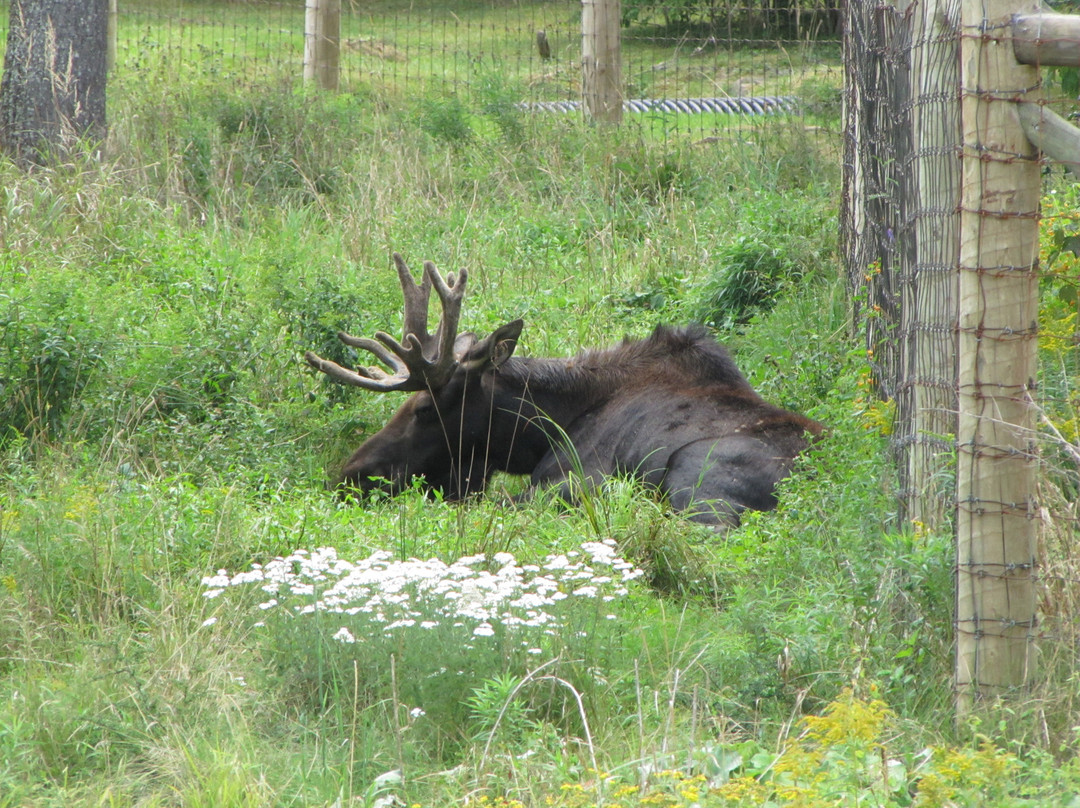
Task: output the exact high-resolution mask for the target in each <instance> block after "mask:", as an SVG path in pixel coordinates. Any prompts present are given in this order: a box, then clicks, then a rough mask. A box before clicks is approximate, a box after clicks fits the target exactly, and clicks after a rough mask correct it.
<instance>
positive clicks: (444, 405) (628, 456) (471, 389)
mask: <svg viewBox="0 0 1080 808" xmlns="http://www.w3.org/2000/svg"><path fill="white" fill-rule="evenodd" d="M520 331H521V321H520V320H518V321H515V322H513V323H510V324H508V325H506V326H503V327H502V328H500V329H499V330H497V331H496V332H495V333H494V334H492V335H491V336H490V337H488V338H487V339H485V340H483V341H482V342H473V343H472V346H471V348H469V349H468V350H467V351H466V352H464V353H463V355H462V356H461V359H460V361H459V365H458V367H457V368H456V369H455V371H454V373H453V376H452V378H451V379H450V381H449V382H448V383H447V384H445V385H443V386H442V387H441V388H440V389H438V390H434V391H426V392H419V393H415V394H414V395H412V396H411V397H410V398H409V399H408V400H407V401H406V402H405V403H404V404H403V405H402V407H401V409H399V410H398V412H397V413H396V414H395V415H394V416H393V418H391V419H390V421H389V423H387V425H386V426H385V427H384V428H383V429H382V430H381V431H380V432H378V433H377V434H375V435H373V436H372V437H371V438H370V439H369V440H368V441H367V442H365V443H364V444H363V445H362V446H361V447H360V448H359V449H357V450H356V452H355V453H354V454H353V455H352V457H351V458H349V460H348V461H347V462H346V463H345V465H344V468H343V469H342V472H341V474H340V476H339V478H338V480H337V481H336V483H335V485H336V487H338V488H339V489H340V490H343V491H356V490H359V491H361V492H369V491H372V490H376V489H378V490H382V491H386V492H388V493H391V494H393V493H397V492H398V491H400V490H402V489H403V488H404V487H407V486H408V485H409V484H410V482H411V480H412V479H413V478H414V477H421V478H423V481H424V484H425V485H426V486H428V487H430V488H434V489H438V490H439V491H441V492H442V494H443V495H444V496H445V497H446V498H447V499H460V498H463V497H465V496H468V495H470V494H473V493H478V492H480V491H483V490H484V488H485V487H486V485H487V483H488V481H489V479H490V478H491V475H492V474H493V473H494V472H496V471H507V472H510V473H512V474H529V475H531V479H532V485H533V487H544V486H553V485H555V486H560V487H561V488H562V492H563V494H564V495H565V496H566V497H567V498H569V499H572V498H573V496H574V490H575V486H578V485H585V486H591V485H595V484H597V483H598V482H599V481H600V480H601V479H602V478H604V477H607V476H610V475H615V474H626V475H632V476H634V477H637V478H639V479H641V480H643V481H644V482H645V483H646V484H648V485H650V486H652V487H654V488H656V489H657V490H658V491H659V492H661V493H662V494H663V495H664V496H666V497H667V499H668V501H669V502H670V503H671V505H672V506H673V507H675V508H676V509H678V510H681V511H685V512H686V513H687V514H688V515H689V517H690V518H692V519H695V520H697V521H701V522H705V523H710V524H735V523H737V522H738V514H739V513H740V512H741V511H743V510H745V509H747V508H751V509H755V510H766V509H769V508H772V507H774V506H775V505H776V494H775V486H776V483H777V482H778V481H779V480H780V479H781V478H783V477H784V476H786V475H787V474H788V473H789V471H790V470H791V466H792V463H793V461H794V459H795V457H796V456H797V455H798V454H799V452H801V451H802V450H803V449H804V448H806V446H807V443H808V437H813V436H817V435H819V434H821V431H822V426H821V425H820V424H818V423H816V422H815V421H812V420H810V419H808V418H804V417H803V416H801V415H797V414H795V413H791V412H787V411H785V410H782V409H780V408H778V407H774V406H772V405H771V404H768V403H766V402H765V401H764V400H763V399H762V398H761V397H760V396H758V394H757V393H755V392H754V390H753V389H752V388H751V387H750V385H749V383H748V382H747V381H746V379H745V378H744V377H743V375H742V373H740V372H739V370H738V368H737V367H736V366H735V363H734V362H733V361H732V359H731V357H730V356H729V355H728V353H727V351H726V350H725V349H724V348H723V347H722V346H721V345H720V344H719V343H717V342H716V341H715V340H714V339H712V337H710V336H709V335H708V333H707V332H706V331H705V330H704V329H702V328H666V327H660V328H657V329H656V330H655V331H654V332H653V333H652V335H650V336H649V337H648V338H646V339H643V340H639V341H626V342H623V343H622V344H620V345H617V346H615V347H613V348H609V349H607V350H599V351H588V352H586V353H582V354H580V355H578V356H576V357H574V358H572V359H531V358H526V359H521V358H514V357H512V356H511V354H512V352H513V349H514V347H515V345H516V341H517V337H518V335H519V334H520ZM496 346H497V347H496Z"/></svg>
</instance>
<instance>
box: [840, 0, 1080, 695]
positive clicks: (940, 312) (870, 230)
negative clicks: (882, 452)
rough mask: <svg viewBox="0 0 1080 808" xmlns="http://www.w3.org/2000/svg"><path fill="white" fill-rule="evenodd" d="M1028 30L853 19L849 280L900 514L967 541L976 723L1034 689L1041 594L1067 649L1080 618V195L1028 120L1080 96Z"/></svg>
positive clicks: (966, 9) (952, 6) (961, 1)
mask: <svg viewBox="0 0 1080 808" xmlns="http://www.w3.org/2000/svg"><path fill="white" fill-rule="evenodd" d="M1017 10H1018V9H1013V8H1011V7H1010V6H1009V4H1008V3H1007V2H994V3H983V4H982V5H980V4H978V3H967V2H965V0H938V1H937V2H929V1H928V2H922V3H917V4H911V5H908V6H904V7H899V6H897V5H896V4H893V3H887V2H876V3H862V4H851V5H849V6H848V17H847V31H846V38H845V54H844V60H845V70H846V79H845V88H846V89H845V94H846V102H847V103H846V114H845V153H844V167H845V197H844V202H843V211H842V221H843V242H844V250H845V253H846V255H845V260H846V264H847V267H848V269H849V278H850V287H851V290H852V293H853V297H854V299H855V301H856V306H857V308H858V314H859V322H860V324H861V325H862V327H863V329H864V335H865V339H866V350H867V354H868V356H869V358H870V362H871V366H872V368H873V372H874V375H875V378H876V380H877V383H878V386H879V389H880V390H881V392H882V394H883V396H885V397H887V398H889V399H891V400H892V401H894V402H895V405H896V410H897V417H896V420H895V424H896V427H895V432H894V434H893V436H892V449H893V451H894V453H895V456H896V460H897V466H898V479H899V485H898V489H899V494H900V499H901V504H902V507H903V514H904V516H905V517H906V518H907V519H909V520H911V521H913V522H914V523H915V524H916V525H917V526H918V525H924V524H929V525H931V526H938V527H944V526H947V525H949V524H951V525H952V526H953V527H954V528H955V530H956V540H957V557H956V572H957V581H958V583H957V615H956V636H957V644H958V649H959V651H958V657H957V679H956V687H957V692H958V697H959V698H960V701H958V703H961V702H963V700H964V699H969V700H970V698H971V697H972V693H974V694H975V696H976V697H977V698H984V697H987V696H996V695H1002V694H1004V693H1006V692H1008V691H1009V690H1010V688H1012V689H1015V687H1016V686H1017V685H1019V684H1020V683H1022V682H1023V680H1024V678H1025V676H1027V675H1028V673H1029V667H1030V666H1031V664H1032V661H1031V660H1032V656H1031V649H1032V648H1033V645H1034V642H1035V640H1036V638H1037V635H1038V631H1037V628H1036V627H1037V626H1038V624H1039V620H1040V617H1039V616H1038V615H1037V614H1036V612H1035V605H1034V602H1035V598H1036V594H1035V593H1036V591H1037V592H1038V595H1037V597H1038V598H1039V600H1040V608H1039V612H1040V613H1041V615H1043V616H1044V617H1045V616H1049V615H1053V616H1055V617H1056V618H1060V619H1058V620H1056V621H1055V622H1054V623H1053V624H1052V625H1053V629H1051V630H1052V631H1061V632H1062V634H1065V635H1068V636H1070V637H1072V636H1074V634H1075V629H1074V626H1075V614H1076V610H1077V607H1078V603H1077V602H1076V591H1077V587H1076V586H1075V585H1074V584H1075V582H1076V579H1077V578H1078V577H1080V576H1078V575H1077V571H1076V567H1075V562H1073V561H1072V560H1071V559H1073V558H1074V557H1075V555H1074V553H1073V552H1071V549H1072V546H1073V544H1074V541H1075V536H1076V529H1077V527H1080V524H1078V523H1077V520H1076V508H1075V505H1074V504H1073V501H1074V500H1075V495H1074V494H1075V491H1076V490H1077V487H1078V485H1080V451H1077V446H1078V445H1080V441H1078V437H1080V431H1078V430H1077V428H1076V427H1077V423H1078V421H1077V415H1078V409H1077V401H1078V399H1077V396H1076V391H1077V390H1078V389H1080V375H1078V374H1077V363H1076V351H1075V347H1076V345H1077V344H1078V343H1080V338H1078V335H1080V331H1078V328H1077V314H1076V308H1075V307H1076V298H1077V295H1076V290H1077V280H1076V279H1077V272H1078V270H1080V263H1077V260H1076V259H1077V257H1078V256H1080V194H1078V193H1077V190H1076V188H1077V186H1076V184H1075V183H1074V182H1073V181H1072V180H1065V178H1064V175H1063V169H1062V167H1061V166H1060V165H1055V164H1054V162H1053V161H1052V160H1051V159H1050V158H1049V157H1047V156H1046V155H1040V153H1039V151H1038V149H1036V148H1035V147H1034V146H1033V145H1032V144H1033V140H1032V138H1033V135H1032V134H1031V130H1030V129H1028V130H1027V131H1025V127H1024V125H1023V120H1024V118H1025V116H1026V115H1027V116H1030V115H1034V116H1035V118H1036V119H1037V120H1038V121H1039V124H1040V127H1042V126H1044V125H1045V126H1046V127H1049V124H1050V122H1051V121H1056V122H1059V123H1064V120H1065V118H1064V117H1062V116H1073V117H1075V116H1076V113H1077V100H1078V99H1077V91H1078V90H1080V86H1078V85H1080V81H1078V80H1077V71H1076V68H1075V67H1070V68H1068V69H1067V70H1058V69H1054V68H1050V69H1045V68H1043V69H1040V67H1041V66H1040V65H1039V64H1038V63H1037V61H1036V62H1035V63H1032V62H1025V61H1024V60H1023V59H1021V58H1020V55H1019V51H1018V50H1017V49H1016V44H1017V43H1018V42H1020V41H1021V38H1022V34H1021V33H1020V32H1019V30H1018V28H1017V22H1016V16H1015V12H1016V11H1017ZM1043 37H1044V38H1043V39H1042V40H1040V44H1044V43H1045V44H1049V45H1052V44H1054V43H1050V42H1048V41H1047V39H1046V38H1045V37H1046V35H1045V34H1043ZM1073 42H1074V43H1075V38H1073ZM1059 44H1060V43H1059ZM1072 53H1073V54H1075V51H1073V52H1072ZM1070 58H1073V59H1074V60H1075V55H1073V56H1071V57H1070ZM1073 64H1075V61H1074V62H1073ZM1055 110H1056V111H1055ZM1055 125H1057V124H1056V123H1055ZM1066 126H1067V125H1066ZM1037 132H1038V128H1037V129H1036V134H1037ZM1066 151H1067V150H1066ZM1059 159H1062V160H1066V161H1071V160H1075V157H1074V156H1071V155H1069V156H1064V157H1061V158H1059ZM1040 170H1041V174H1042V183H1040ZM1040 196H1041V197H1042V199H1043V200H1044V203H1043V205H1044V210H1043V211H1042V212H1040V204H1039V200H1040ZM1040 262H1041V263H1042V265H1043V266H1042V270H1043V271H1042V273H1041V278H1040V277H1039V276H1040V271H1039V270H1040V267H1039V264H1040ZM1046 270H1049V271H1046ZM1048 293H1049V294H1048ZM1051 335H1052V336H1051ZM1036 343H1037V344H1036ZM1066 346H1067V347H1066ZM1036 364H1038V365H1039V368H1038V372H1037V371H1036ZM1037 378H1041V379H1043V380H1044V383H1043V384H1039V383H1038V382H1037V381H1036V380H1037ZM1047 383H1049V384H1047ZM1036 525H1038V526H1039V528H1040V531H1041V539H1042V541H1043V551H1042V552H1039V551H1038V550H1037V542H1036V540H1035V536H1036V531H1035V527H1036ZM917 529H918V528H917ZM1035 583H1037V590H1036V587H1034V586H1033V584H1035ZM1044 635H1045V631H1044Z"/></svg>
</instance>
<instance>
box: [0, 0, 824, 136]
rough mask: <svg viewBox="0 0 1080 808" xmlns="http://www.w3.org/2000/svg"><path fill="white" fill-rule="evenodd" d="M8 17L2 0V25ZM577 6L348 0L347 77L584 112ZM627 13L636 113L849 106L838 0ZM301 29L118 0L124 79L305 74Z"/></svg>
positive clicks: (379, 90) (281, 2)
mask: <svg viewBox="0 0 1080 808" xmlns="http://www.w3.org/2000/svg"><path fill="white" fill-rule="evenodd" d="M7 16H8V14H7V3H0V26H4V25H6V23H7ZM581 18H582V11H581V3H580V2H579V0H530V1H527V2H461V3H447V4H439V3H426V4H425V3H415V2H412V3H407V2H389V1H388V0H382V2H365V3H358V2H350V1H349V0H346V2H345V3H343V4H342V9H341V22H340V43H341V47H340V65H339V88H340V91H342V92H349V93H358V94H369V95H371V96H372V97H375V98H378V99H380V100H384V101H388V102H389V103H394V102H397V101H402V100H407V99H416V98H418V97H424V96H428V95H440V96H442V97H447V96H453V97H456V98H458V99H460V100H461V102H462V103H464V104H467V105H474V106H475V105H479V106H482V105H483V104H485V103H491V101H492V99H497V100H499V101H505V100H507V99H513V100H514V101H515V102H516V103H520V104H522V105H524V106H525V107H527V108H530V109H533V110H536V111H543V112H549V113H558V114H575V113H578V114H580V104H579V102H580V99H581V51H582V27H581ZM621 28H622V75H623V87H624V98H625V101H626V105H625V109H626V111H627V113H628V115H627V118H628V120H630V121H635V122H637V123H640V124H643V125H645V126H647V127H648V128H649V129H651V130H654V131H656V132H657V133H659V134H660V135H662V136H663V135H667V134H670V133H674V132H684V133H689V134H697V135H698V136H701V137H706V136H709V135H711V134H719V133H721V132H731V131H738V130H740V129H742V128H745V127H748V126H753V125H756V124H759V123H760V121H754V120H752V119H754V118H758V117H761V116H768V115H775V114H783V115H785V116H793V115H798V116H802V117H804V118H806V119H807V122H808V125H811V126H815V127H827V126H828V124H829V123H830V122H834V121H836V120H838V117H839V110H840V84H841V80H842V74H841V71H840V67H839V57H840V45H839V31H840V16H839V11H838V7H837V0H787V2H779V3H778V2H774V1H771V0H742V2H740V3H738V4H735V3H731V2H726V0H686V1H685V2H683V1H682V0H665V2H663V3H657V2H651V0H625V2H624V3H623V6H622V26H621ZM304 30H305V2H304V0H289V1H288V2H286V0H245V1H244V2H213V1H212V0H199V1H198V2H187V1H186V0H183V1H182V0H120V3H119V11H118V17H117V34H116V62H115V68H114V73H113V79H114V81H122V82H131V81H139V80H145V81H166V82H170V81H176V80H177V79H178V78H181V77H182V79H183V80H184V81H185V82H188V81H195V82H197V81H200V80H212V79H227V80H233V81H236V82H241V83H259V82H267V81H271V80H281V79H285V80H287V81H296V82H297V83H299V81H300V77H301V75H302V70H303V59H304ZM0 33H2V32H0ZM2 47H3V39H2V38H0V48H2Z"/></svg>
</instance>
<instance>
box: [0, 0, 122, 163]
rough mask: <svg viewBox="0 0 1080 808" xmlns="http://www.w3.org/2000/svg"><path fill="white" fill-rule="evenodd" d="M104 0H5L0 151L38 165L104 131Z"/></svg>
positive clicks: (100, 136)
mask: <svg viewBox="0 0 1080 808" xmlns="http://www.w3.org/2000/svg"><path fill="white" fill-rule="evenodd" d="M108 16H109V1H108V0H11V13H10V21H9V28H8V40H7V52H6V53H5V55H4V76H3V79H2V80H0V149H3V150H4V151H5V152H6V153H8V154H9V155H11V156H12V157H14V158H15V159H17V160H19V161H20V162H35V163H40V162H43V161H44V160H46V159H48V158H49V156H50V155H56V154H62V153H63V152H64V151H66V150H67V149H68V148H70V147H71V146H72V145H74V144H75V143H77V142H78V141H79V140H83V139H86V138H92V139H95V140H102V139H104V137H105V76H106V67H105V62H106V54H107V52H108Z"/></svg>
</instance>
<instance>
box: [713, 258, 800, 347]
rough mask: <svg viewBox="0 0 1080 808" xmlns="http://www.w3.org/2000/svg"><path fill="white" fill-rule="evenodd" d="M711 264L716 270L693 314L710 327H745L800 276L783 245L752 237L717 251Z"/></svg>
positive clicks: (798, 267)
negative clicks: (767, 242)
mask: <svg viewBox="0 0 1080 808" xmlns="http://www.w3.org/2000/svg"><path fill="white" fill-rule="evenodd" d="M714 261H715V264H716V266H717V270H716V272H715V274H714V275H713V276H712V277H711V278H710V279H709V280H708V281H706V282H705V284H704V288H703V289H702V291H701V293H700V302H699V303H698V306H697V310H696V311H695V313H694V319H695V320H698V321H699V322H702V323H704V324H706V325H710V326H712V327H714V328H721V329H727V328H731V327H732V326H736V325H745V324H746V323H747V322H748V321H749V320H750V318H751V317H753V316H754V315H755V314H758V313H760V312H761V311H763V310H767V309H768V308H769V307H770V306H771V305H772V303H773V301H774V300H775V299H776V297H777V295H778V294H780V292H781V289H782V288H783V287H784V286H785V285H786V284H794V283H797V282H798V281H799V278H800V276H801V274H802V270H801V267H800V266H799V264H798V263H797V262H796V261H795V260H793V259H792V258H791V257H790V256H789V255H788V254H787V251H786V249H785V248H784V247H783V246H775V245H770V244H766V243H764V242H762V241H760V240H758V239H753V238H745V237H741V238H739V239H738V240H736V241H735V242H734V243H733V244H730V245H727V246H725V247H723V248H721V249H720V250H719V251H718V252H717V254H716V256H715V258H714Z"/></svg>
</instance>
